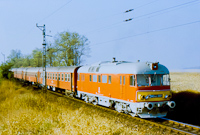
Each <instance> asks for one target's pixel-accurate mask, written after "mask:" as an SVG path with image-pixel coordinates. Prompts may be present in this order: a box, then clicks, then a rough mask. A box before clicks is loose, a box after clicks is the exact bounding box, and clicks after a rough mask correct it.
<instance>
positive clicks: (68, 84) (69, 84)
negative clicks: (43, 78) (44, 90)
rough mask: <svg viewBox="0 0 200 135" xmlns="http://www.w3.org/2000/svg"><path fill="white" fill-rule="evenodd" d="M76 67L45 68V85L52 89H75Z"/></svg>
mask: <svg viewBox="0 0 200 135" xmlns="http://www.w3.org/2000/svg"><path fill="white" fill-rule="evenodd" d="M78 68H79V67H77V66H68V67H50V68H47V70H46V71H47V87H48V88H52V89H53V91H55V90H56V88H61V89H65V90H68V91H75V90H76V85H77V84H76V82H77V81H76V80H77V70H78Z"/></svg>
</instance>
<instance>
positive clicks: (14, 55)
mask: <svg viewBox="0 0 200 135" xmlns="http://www.w3.org/2000/svg"><path fill="white" fill-rule="evenodd" d="M8 62H9V63H11V64H12V65H13V67H16V68H18V67H21V66H22V63H23V58H22V53H21V51H20V50H11V54H10V55H9V56H8Z"/></svg>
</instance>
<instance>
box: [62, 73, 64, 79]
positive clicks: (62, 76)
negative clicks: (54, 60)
mask: <svg viewBox="0 0 200 135" xmlns="http://www.w3.org/2000/svg"><path fill="white" fill-rule="evenodd" d="M62 81H64V75H63V73H62Z"/></svg>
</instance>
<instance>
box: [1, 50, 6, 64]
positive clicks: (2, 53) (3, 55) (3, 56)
mask: <svg viewBox="0 0 200 135" xmlns="http://www.w3.org/2000/svg"><path fill="white" fill-rule="evenodd" d="M1 54H2V55H3V57H4V63H6V61H5V54H3V53H2V52H1Z"/></svg>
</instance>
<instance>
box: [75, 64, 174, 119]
mask: <svg viewBox="0 0 200 135" xmlns="http://www.w3.org/2000/svg"><path fill="white" fill-rule="evenodd" d="M77 96H78V97H79V98H82V99H84V100H85V101H86V102H91V103H93V104H99V105H103V106H106V107H115V109H116V110H117V111H119V112H125V113H128V114H130V115H132V116H135V115H138V116H140V117H142V118H155V117H164V116H166V114H167V111H168V110H167V109H168V108H169V107H170V108H174V107H175V102H173V101H170V99H171V92H170V86H169V71H168V69H167V68H166V67H165V66H163V65H161V64H159V63H151V62H136V63H130V62H124V61H122V62H117V61H113V62H100V63H97V64H94V65H92V66H83V67H80V69H79V70H78V79H77Z"/></svg>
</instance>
